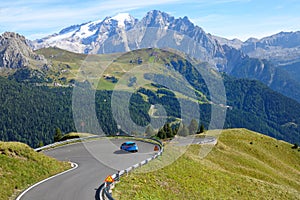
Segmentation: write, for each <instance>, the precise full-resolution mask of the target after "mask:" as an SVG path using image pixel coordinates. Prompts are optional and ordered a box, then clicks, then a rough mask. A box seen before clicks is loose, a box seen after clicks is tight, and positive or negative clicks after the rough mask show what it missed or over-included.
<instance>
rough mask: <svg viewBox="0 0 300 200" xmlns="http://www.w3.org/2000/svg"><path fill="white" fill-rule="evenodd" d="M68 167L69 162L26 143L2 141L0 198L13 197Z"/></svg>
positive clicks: (4, 199) (0, 147)
mask: <svg viewBox="0 0 300 200" xmlns="http://www.w3.org/2000/svg"><path fill="white" fill-rule="evenodd" d="M68 168H70V165H69V164H68V163H66V162H65V163H63V162H59V161H57V160H55V159H53V158H50V157H47V156H45V155H44V154H42V153H37V152H35V151H34V150H33V149H31V148H30V147H29V146H27V145H26V144H22V143H17V142H0V188H1V189H0V199H2V200H6V199H12V195H14V194H16V193H18V192H20V191H21V190H23V189H25V188H26V187H28V186H29V185H32V184H34V183H36V182H38V181H40V180H43V179H45V178H47V177H49V176H52V175H54V174H57V173H59V172H61V171H64V170H66V169H68Z"/></svg>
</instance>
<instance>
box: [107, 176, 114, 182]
mask: <svg viewBox="0 0 300 200" xmlns="http://www.w3.org/2000/svg"><path fill="white" fill-rule="evenodd" d="M114 181H115V180H114V179H113V177H112V176H108V177H106V179H105V182H106V183H113V182H114Z"/></svg>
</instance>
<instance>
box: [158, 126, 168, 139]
mask: <svg viewBox="0 0 300 200" xmlns="http://www.w3.org/2000/svg"><path fill="white" fill-rule="evenodd" d="M157 137H159V138H160V139H166V138H167V134H166V132H165V131H164V129H163V128H161V129H160V130H159V131H158V133H157Z"/></svg>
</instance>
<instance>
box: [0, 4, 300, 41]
mask: <svg viewBox="0 0 300 200" xmlns="http://www.w3.org/2000/svg"><path fill="white" fill-rule="evenodd" d="M154 9H156V10H161V11H165V12H167V13H169V14H171V15H173V16H175V17H184V16H187V17H188V18H189V19H190V20H191V21H192V22H194V23H195V24H196V25H198V26H200V27H202V28H203V29H204V30H205V31H206V32H207V33H211V34H214V35H217V36H222V37H226V38H228V39H233V38H239V39H241V40H245V39H247V38H249V37H256V38H262V37H264V36H269V35H272V34H275V33H278V32H280V31H298V30H299V31H300V14H299V13H300V12H299V11H300V1H299V0H209V1H207V0H146V1H142V0H97V1H95V0H85V1H82V0H64V1H59V0H14V1H6V2H4V0H3V2H1V4H0V33H3V32H5V31H13V32H18V33H20V34H22V35H24V36H26V37H27V38H29V39H37V38H41V37H43V36H47V35H50V34H53V33H56V32H59V31H60V30H61V29H63V28H65V27H68V26H70V25H74V24H81V23H83V22H88V21H93V20H99V19H104V18H105V17H106V16H113V15H115V14H117V13H120V12H128V13H130V14H131V15H132V16H134V17H136V18H138V19H141V18H142V17H143V16H144V15H145V14H146V13H147V12H148V11H150V10H154Z"/></svg>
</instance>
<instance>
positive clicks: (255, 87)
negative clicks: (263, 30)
mask: <svg viewBox="0 0 300 200" xmlns="http://www.w3.org/2000/svg"><path fill="white" fill-rule="evenodd" d="M47 50H48V51H49V52H52V53H51V54H49V53H47ZM56 51H57V53H54V51H53V49H44V50H41V52H43V53H44V55H45V57H47V56H46V55H48V56H49V55H57V56H54V57H53V58H52V62H54V61H55V60H57V61H58V60H59V61H60V62H59V63H60V65H61V66H62V65H63V63H64V62H62V60H63V57H64V54H63V53H61V50H58V49H56ZM59 55H60V56H59ZM67 55H68V56H69V55H71V54H67ZM78 56H79V55H78ZM78 56H76V54H74V57H76V58H78ZM133 58H134V59H138V58H140V60H141V61H142V62H143V65H145V66H147V65H148V64H150V66H154V64H153V63H152V62H154V61H155V60H156V61H155V62H156V63H160V66H164V67H172V68H173V69H175V70H176V71H178V72H180V74H182V75H183V76H184V77H186V79H187V80H188V81H189V83H190V85H191V86H193V87H194V88H196V90H197V91H198V92H199V94H200V95H202V101H201V102H202V103H203V104H202V107H200V110H201V109H202V110H203V111H205V112H201V113H202V119H201V120H204V121H203V123H204V124H205V125H206V126H207V125H208V122H209V120H210V109H211V108H210V104H209V103H208V101H209V99H210V94H209V91H208V89H207V86H206V84H205V81H204V80H203V78H201V76H199V75H197V73H196V71H197V70H195V69H193V64H192V63H190V62H189V61H187V60H185V59H184V57H182V56H181V55H178V54H176V53H172V52H169V51H166V50H159V49H142V50H136V51H133V52H128V53H126V54H124V55H122V56H121V57H119V58H118V59H117V60H115V61H114V62H113V63H112V64H111V65H110V67H109V68H107V70H106V71H105V72H103V73H104V74H105V77H101V80H100V81H99V85H98V86H97V88H98V89H110V90H111V89H113V88H114V87H115V85H116V84H117V82H114V83H113V82H112V78H114V79H115V80H116V81H118V80H119V79H121V78H122V76H123V75H124V74H126V72H128V73H129V72H130V71H131V69H133V68H135V69H136V70H137V69H138V68H136V67H137V66H139V64H138V63H137V62H135V60H132V59H133ZM154 58H155V59H154ZM68 60H70V58H69V59H68ZM67 62H69V61H67ZM149 62H150V63H149ZM151 63H152V64H151ZM205 66H207V63H202V69H203V70H205V69H206V68H205ZM125 69H126V70H125ZM162 69H163V68H162ZM71 70H72V69H71ZM124 70H125V71H124ZM169 70H170V69H169ZM92 71H93V70H92ZM155 72H156V73H157V74H158V75H159V76H156V78H163V77H164V76H165V75H164V74H163V73H159V71H157V70H156V71H155ZM86 73H89V72H86ZM141 73H144V78H145V76H147V70H145V71H142V72H141V71H136V74H135V77H136V78H137V79H138V78H139V77H140V78H142V77H143V75H142V74H141ZM152 73H153V71H152ZM131 76H134V74H132V75H131ZM107 77H110V78H107ZM99 78H100V77H99ZM175 78H176V77H174V79H175ZM223 78H224V84H225V89H226V94H227V105H228V106H230V108H229V109H228V110H227V119H226V121H225V127H245V128H248V129H251V130H255V131H258V132H261V133H264V134H268V135H271V136H273V137H277V138H280V139H284V140H286V141H290V142H293V141H299V138H300V137H299V130H300V129H299V128H300V127H299V124H300V121H299V120H300V115H299V113H300V107H299V106H300V105H299V103H297V102H296V101H294V100H292V99H289V98H287V97H285V96H283V95H281V94H279V93H277V92H274V91H272V90H271V89H269V88H268V87H267V86H265V85H263V84H261V83H260V82H258V81H254V80H253V81H250V80H246V79H236V78H232V77H230V76H227V75H224V77H223ZM154 80H155V79H154ZM166 80H169V79H168V78H167V77H166ZM135 81H137V82H139V80H135ZM123 82H124V81H123ZM125 83H126V82H125ZM128 84H129V83H128ZM135 84H136V83H135V82H134V83H133V84H132V87H133V88H134V87H135ZM108 86H109V87H108ZM143 87H144V88H146V89H150V90H154V93H153V92H152V93H153V94H154V95H155V91H156V90H157V89H155V87H153V86H149V85H144V86H143ZM142 93H143V95H148V98H146V99H148V100H149V99H150V98H149V94H150V95H152V93H151V92H142ZM182 93H183V92H182ZM183 94H184V93H183ZM184 96H186V95H184ZM152 104H155V103H152ZM171 106H172V105H170V107H169V108H168V109H170V110H171V112H170V113H173V114H174V111H175V110H176V109H175V108H174V107H171ZM173 106H174V105H173ZM175 107H176V106H175ZM296 110H299V111H296ZM146 112H147V111H146Z"/></svg>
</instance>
